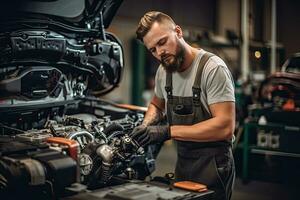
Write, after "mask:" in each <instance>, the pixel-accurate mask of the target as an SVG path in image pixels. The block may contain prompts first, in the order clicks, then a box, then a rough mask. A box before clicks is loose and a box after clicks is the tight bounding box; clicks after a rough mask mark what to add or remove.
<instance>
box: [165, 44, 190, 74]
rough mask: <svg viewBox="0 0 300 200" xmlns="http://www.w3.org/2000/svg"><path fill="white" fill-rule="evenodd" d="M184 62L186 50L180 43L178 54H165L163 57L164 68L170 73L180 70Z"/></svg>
mask: <svg viewBox="0 0 300 200" xmlns="http://www.w3.org/2000/svg"><path fill="white" fill-rule="evenodd" d="M183 61H184V48H183V46H182V45H181V44H180V43H179V45H178V48H177V51H176V54H175V55H172V54H163V55H162V56H161V64H162V66H163V68H164V69H165V70H166V71H167V72H170V73H173V72H176V71H179V70H180V67H181V65H182V63H183Z"/></svg>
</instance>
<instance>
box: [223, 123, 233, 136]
mask: <svg viewBox="0 0 300 200" xmlns="http://www.w3.org/2000/svg"><path fill="white" fill-rule="evenodd" d="M234 129H235V122H234V121H231V120H229V121H228V122H227V123H226V125H225V128H224V129H223V130H224V132H223V135H224V139H225V140H230V139H231V138H232V136H233V133H234Z"/></svg>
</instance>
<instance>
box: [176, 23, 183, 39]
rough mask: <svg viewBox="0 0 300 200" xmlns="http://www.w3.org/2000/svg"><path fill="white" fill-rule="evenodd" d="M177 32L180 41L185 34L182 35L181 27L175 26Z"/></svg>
mask: <svg viewBox="0 0 300 200" xmlns="http://www.w3.org/2000/svg"><path fill="white" fill-rule="evenodd" d="M175 32H176V35H177V36H178V38H179V39H180V38H182V36H183V34H182V29H181V27H180V26H178V25H176V26H175Z"/></svg>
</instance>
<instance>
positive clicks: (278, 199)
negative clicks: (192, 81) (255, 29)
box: [153, 141, 300, 200]
mask: <svg viewBox="0 0 300 200" xmlns="http://www.w3.org/2000/svg"><path fill="white" fill-rule="evenodd" d="M175 162H176V149H175V146H174V144H173V143H172V142H171V141H168V142H166V143H165V145H164V146H163V147H162V149H161V151H160V153H159V155H158V157H157V159H156V170H155V172H154V173H153V177H154V176H164V175H165V174H166V173H168V172H174V166H175ZM299 185H300V184H299ZM297 187H298V186H296V188H295V189H291V188H288V187H287V186H284V185H282V184H277V183H270V182H262V181H250V182H249V183H247V184H243V183H242V181H241V179H240V178H239V177H237V179H236V182H235V187H234V191H233V196H232V198H231V200H254V199H255V200H299V199H300V195H298V194H297V190H299V189H300V187H298V189H297Z"/></svg>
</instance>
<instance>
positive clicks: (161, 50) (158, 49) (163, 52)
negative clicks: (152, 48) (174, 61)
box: [157, 48, 166, 57]
mask: <svg viewBox="0 0 300 200" xmlns="http://www.w3.org/2000/svg"><path fill="white" fill-rule="evenodd" d="M165 53H166V51H165V50H164V49H163V48H157V55H158V56H159V57H161V56H162V55H163V54H165Z"/></svg>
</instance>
